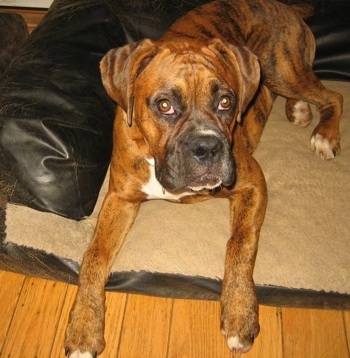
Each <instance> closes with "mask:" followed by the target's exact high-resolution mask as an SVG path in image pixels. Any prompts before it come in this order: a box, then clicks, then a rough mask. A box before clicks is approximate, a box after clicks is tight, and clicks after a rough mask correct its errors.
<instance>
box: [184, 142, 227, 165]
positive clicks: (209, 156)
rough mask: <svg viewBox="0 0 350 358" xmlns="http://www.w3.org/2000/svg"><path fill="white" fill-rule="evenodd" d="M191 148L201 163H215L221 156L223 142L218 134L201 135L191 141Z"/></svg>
mask: <svg viewBox="0 0 350 358" xmlns="http://www.w3.org/2000/svg"><path fill="white" fill-rule="evenodd" d="M189 149H190V152H191V154H192V155H193V157H194V158H195V159H196V160H197V161H198V162H199V163H201V164H213V163H216V162H217V161H218V160H219V158H220V155H221V152H222V150H223V143H222V141H221V140H220V138H218V137H216V136H201V137H197V138H195V139H193V140H192V141H191V143H190V144H189Z"/></svg>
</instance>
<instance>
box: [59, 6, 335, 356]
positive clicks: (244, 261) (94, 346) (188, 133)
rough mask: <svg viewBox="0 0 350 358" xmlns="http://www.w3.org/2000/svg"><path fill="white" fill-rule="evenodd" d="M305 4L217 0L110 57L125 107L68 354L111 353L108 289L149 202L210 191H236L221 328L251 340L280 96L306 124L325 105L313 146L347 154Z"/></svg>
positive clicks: (111, 77)
mask: <svg viewBox="0 0 350 358" xmlns="http://www.w3.org/2000/svg"><path fill="white" fill-rule="evenodd" d="M307 12H308V9H305V8H301V7H296V6H295V7H294V8H290V7H287V6H285V5H283V4H281V3H278V2H275V1H274V0H234V1H219V0H218V1H213V2H211V3H208V4H206V5H204V6H202V7H200V8H197V9H195V10H193V11H191V12H190V13H189V14H188V15H186V16H184V17H183V18H181V19H180V20H178V21H177V22H176V23H175V24H174V25H173V26H172V27H171V28H170V30H169V31H168V32H167V33H166V34H165V35H164V36H163V38H162V39H161V40H159V41H156V42H153V41H151V40H148V39H146V40H143V41H140V42H138V43H135V44H131V45H127V46H124V47H122V48H119V49H114V50H111V51H110V52H109V53H108V54H107V55H106V56H105V57H104V58H103V60H102V62H101V73H102V79H103V83H104V86H105V88H106V90H107V92H108V93H109V95H110V96H111V97H112V98H113V99H114V100H115V101H116V102H117V103H118V105H119V106H118V109H117V114H116V120H115V126H114V149H113V155H112V161H111V168H110V184H109V191H108V194H107V196H106V198H105V200H104V203H103V207H102V209H101V212H100V215H99V219H98V223H97V227H96V230H95V234H94V237H93V239H92V242H91V244H90V246H89V248H88V249H87V251H86V253H85V255H84V260H83V263H82V266H81V271H80V277H79V289H78V293H77V297H76V300H75V303H74V306H73V308H72V311H71V314H70V320H69V325H68V328H67V334H66V353H67V355H69V356H70V357H91V356H96V355H97V354H99V353H101V352H102V351H103V349H104V346H105V342H104V337H103V331H104V313H105V292H104V286H105V283H106V281H107V278H108V274H109V272H110V269H111V266H112V263H113V261H114V259H115V257H116V254H117V253H118V251H119V249H120V247H121V245H122V243H123V240H124V238H125V236H126V235H127V233H128V231H129V229H130V227H131V225H132V224H133V222H134V219H135V217H136V215H137V212H138V210H139V207H140V205H141V203H142V202H144V201H145V200H148V199H166V200H171V201H175V202H183V203H184V202H186V203H189V202H191V203H192V202H196V201H199V200H205V199H208V198H210V197H212V196H215V197H220V198H227V199H228V200H229V202H230V210H231V218H230V219H231V237H230V238H229V240H228V243H227V255H226V261H225V274H224V279H223V285H222V295H221V306H222V313H221V327H222V333H223V335H224V336H225V337H226V339H227V343H228V346H229V348H230V349H231V350H235V351H240V352H246V351H248V350H249V349H250V348H251V347H252V344H253V341H254V338H255V337H256V336H257V335H258V332H259V323H258V303H257V298H256V294H255V287H254V282H253V267H254V262H255V257H256V254H257V245H258V237H259V232H260V227H261V225H262V222H263V219H264V215H265V208H266V202H267V193H266V185H265V180H264V176H263V174H262V172H261V169H260V167H259V166H258V164H257V163H256V161H255V160H254V159H253V157H252V156H251V153H252V152H253V150H254V149H255V148H256V146H257V143H258V141H259V138H260V135H261V132H262V129H263V127H264V125H265V123H266V120H267V118H268V115H269V113H270V111H271V107H272V104H273V100H274V98H275V96H276V95H281V96H283V97H286V98H287V104H286V109H287V110H286V113H287V117H288V118H289V120H290V121H292V122H294V123H298V124H301V125H306V124H308V123H309V122H310V120H311V111H310V107H309V104H308V103H312V104H314V105H316V107H317V108H318V110H319V112H320V121H319V123H318V125H317V127H316V128H315V130H314V132H313V135H312V138H311V144H312V147H313V148H314V150H315V151H316V153H317V154H318V155H319V156H321V157H322V158H324V159H331V158H333V157H334V155H336V154H337V153H339V151H340V146H339V131H338V124H339V117H340V115H341V112H342V97H341V96H340V95H339V94H337V93H334V92H331V91H329V90H327V89H325V88H324V87H323V85H322V84H321V83H320V82H319V80H318V79H317V78H316V76H315V74H314V72H313V71H312V63H313V59H314V52H315V42H314V38H313V36H312V33H311V31H310V30H309V29H308V27H307V26H306V25H305V23H304V22H303V20H302V18H301V16H300V15H306V13H307ZM259 64H260V66H259ZM260 74H261V76H260Z"/></svg>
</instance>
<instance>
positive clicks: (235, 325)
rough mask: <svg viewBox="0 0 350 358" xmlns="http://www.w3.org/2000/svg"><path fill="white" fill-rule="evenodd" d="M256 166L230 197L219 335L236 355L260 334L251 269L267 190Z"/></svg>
mask: <svg viewBox="0 0 350 358" xmlns="http://www.w3.org/2000/svg"><path fill="white" fill-rule="evenodd" d="M255 164H256V163H255ZM255 164H253V165H254V167H255V169H253V170H252V168H250V169H249V170H248V172H249V174H248V177H249V176H250V177H251V178H248V179H249V180H247V181H246V180H244V182H246V183H247V186H245V187H243V186H241V185H238V188H237V189H235V190H234V191H233V196H232V197H231V198H230V211H231V230H232V231H231V238H230V239H229V241H228V243H227V251H226V261H225V274H224V279H223V287H222V294H221V329H222V333H223V334H224V335H225V336H226V338H227V344H228V346H229V348H230V349H231V350H233V351H239V352H247V351H249V350H250V348H251V347H252V345H253V342H254V339H255V337H256V336H257V335H258V333H259V321H258V302H257V297H256V292H255V285H254V281H253V269H254V264H255V258H256V254H257V248H258V239H259V234H260V228H261V225H262V223H263V220H264V216H265V210H266V204H267V191H266V184H265V179H264V177H263V174H262V172H261V170H260V168H259V167H258V165H257V164H256V165H255ZM252 173H254V177H253V176H252Z"/></svg>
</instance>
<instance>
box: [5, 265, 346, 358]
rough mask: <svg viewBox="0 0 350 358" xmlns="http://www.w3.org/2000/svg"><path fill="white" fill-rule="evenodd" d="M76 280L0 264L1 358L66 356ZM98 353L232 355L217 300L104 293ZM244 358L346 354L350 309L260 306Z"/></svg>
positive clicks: (174, 357)
mask: <svg viewBox="0 0 350 358" xmlns="http://www.w3.org/2000/svg"><path fill="white" fill-rule="evenodd" d="M75 294H76V287H75V286H71V285H67V284H65V283H60V282H53V281H46V280H43V279H38V278H31V277H25V276H22V275H18V274H13V273H9V272H5V271H0V304H1V315H0V339H1V340H0V357H15V358H17V357H20V358H23V357H24V358H27V357H28V358H29V357H40V358H41V357H45V358H46V357H52V358H57V357H62V358H63V357H64V349H63V346H64V335H65V329H66V325H67V322H68V315H69V311H70V308H71V305H72V303H73V300H74V297H75ZM106 305H107V311H106V329H105V337H106V341H107V345H106V349H105V351H104V353H103V354H102V355H101V356H100V357H102V358H110V357H112V358H113V357H119V358H124V357H127V358H134V357H135V358H136V357H137V358H138V357H143V358H158V357H159V358H163V357H164V358H182V357H187V358H230V357H231V358H232V357H238V355H236V356H235V355H233V354H231V353H230V352H229V350H228V349H227V347H226V342H225V339H224V338H223V337H222V336H221V334H220V320H219V317H220V306H219V303H218V302H213V301H200V300H179V299H170V298H169V299H165V298H156V297H149V296H139V295H132V294H124V293H110V292H107V298H106ZM260 324H261V331H260V334H259V336H258V338H257V339H256V341H255V344H254V347H253V349H252V350H251V351H250V352H249V353H247V354H245V355H243V354H242V355H241V356H242V358H314V357H317V358H332V357H334V358H349V346H350V312H342V311H328V310H307V309H294V308H282V309H281V308H278V307H265V306H260Z"/></svg>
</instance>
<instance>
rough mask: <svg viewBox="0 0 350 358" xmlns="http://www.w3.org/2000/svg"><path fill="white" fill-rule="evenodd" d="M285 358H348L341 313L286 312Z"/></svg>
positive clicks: (284, 319) (301, 310) (284, 316)
mask: <svg viewBox="0 0 350 358" xmlns="http://www.w3.org/2000/svg"><path fill="white" fill-rule="evenodd" d="M282 322H283V325H282V326H283V348H284V358H302V357H305V358H307V357H317V358H341V357H348V356H349V351H348V347H347V340H346V334H345V329H344V320H343V315H342V312H341V311H326V310H306V309H283V310H282Z"/></svg>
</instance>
